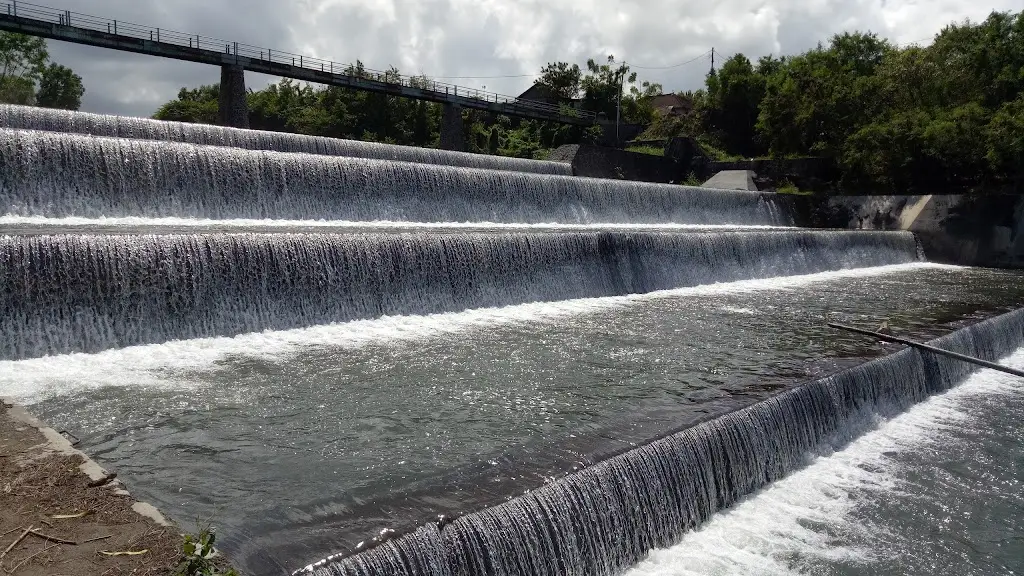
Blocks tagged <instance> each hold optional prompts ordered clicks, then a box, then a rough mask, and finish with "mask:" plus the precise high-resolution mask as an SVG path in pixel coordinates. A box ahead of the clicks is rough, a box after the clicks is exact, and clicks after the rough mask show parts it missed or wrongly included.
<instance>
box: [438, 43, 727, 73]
mask: <svg viewBox="0 0 1024 576" xmlns="http://www.w3.org/2000/svg"><path fill="white" fill-rule="evenodd" d="M709 54H711V50H708V51H707V52H705V53H703V54H701V55H699V56H696V57H694V58H691V59H689V60H687V61H686V62H680V63H679V64H673V65H671V66H635V65H633V64H628V63H625V64H627V65H628V66H629V67H630V68H635V69H637V70H670V69H672V68H679V67H680V66H686V65H687V64H692V63H694V62H696V61H698V60H700V59H702V58H706V57H707V56H708V55H709ZM541 76H543V74H502V75H497V76H430V78H431V79H434V80H495V79H501V78H540V77H541Z"/></svg>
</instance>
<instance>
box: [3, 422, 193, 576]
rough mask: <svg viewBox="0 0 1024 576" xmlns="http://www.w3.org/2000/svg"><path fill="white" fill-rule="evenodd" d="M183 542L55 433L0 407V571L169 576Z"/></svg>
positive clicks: (21, 575)
mask: <svg viewBox="0 0 1024 576" xmlns="http://www.w3.org/2000/svg"><path fill="white" fill-rule="evenodd" d="M180 547H181V536H180V535H179V533H178V531H177V530H176V529H175V528H174V527H173V526H172V525H171V524H170V523H169V522H167V521H166V520H165V519H164V518H163V516H161V515H160V513H159V512H158V511H157V510H156V509H155V508H153V507H152V506H149V505H146V504H142V503H138V502H135V501H134V500H133V499H132V498H131V497H130V496H129V494H128V492H127V491H125V490H124V488H123V486H122V485H121V484H120V482H118V480H117V479H116V478H115V477H113V476H112V475H111V474H109V473H107V471H105V470H103V469H102V468H100V467H99V466H98V465H97V464H96V463H95V462H93V461H92V460H90V459H88V457H86V456H85V455H84V454H82V453H81V452H78V451H77V450H75V449H74V448H73V447H72V445H71V443H70V442H69V441H68V440H66V439H65V438H64V437H63V436H61V435H60V434H58V433H57V432H56V431H54V430H53V429H50V428H47V427H46V426H44V425H43V424H42V423H40V422H39V421H38V420H36V419H35V418H33V417H32V416H30V415H29V414H28V413H26V412H25V411H24V410H23V409H22V408H20V407H18V406H12V405H10V404H8V403H6V402H0V555H2V556H0V568H2V569H3V570H4V573H5V574H9V575H13V576H37V575H38V576H43V575H54V574H60V575H62V576H98V575H103V576H114V575H118V574H125V575H127V574H131V575H133V576H148V575H161V576H163V575H167V574H171V573H173V571H174V569H175V567H176V565H177V564H178V563H179V562H180V560H181V556H180Z"/></svg>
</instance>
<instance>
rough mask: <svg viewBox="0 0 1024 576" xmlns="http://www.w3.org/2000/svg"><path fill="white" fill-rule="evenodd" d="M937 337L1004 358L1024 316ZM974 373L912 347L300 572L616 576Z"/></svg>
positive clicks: (330, 575) (1019, 341)
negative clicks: (816, 457)
mask: <svg viewBox="0 0 1024 576" xmlns="http://www.w3.org/2000/svg"><path fill="white" fill-rule="evenodd" d="M931 344H932V345H934V346H936V347H940V348H944V349H948V350H953V351H956V352H960V353H964V354H968V355H971V356H976V357H979V358H982V359H985V360H996V359H999V358H1000V357H1003V356H1006V355H1008V354H1009V353H1011V352H1013V351H1014V350H1016V349H1018V348H1020V347H1021V346H1024V310H1017V311H1015V312H1011V313H1008V314H1005V315H1003V316H999V317H996V318H992V319H989V320H986V321H983V322H980V323H978V324H975V325H973V326H970V327H968V328H965V329H962V330H958V331H956V332H954V333H952V334H950V335H948V336H944V337H942V338H939V339H936V340H934V341H932V342H931ZM973 371H974V367H972V365H970V364H968V363H964V362H960V361H958V360H953V359H950V358H947V357H944V356H937V355H934V354H928V353H922V352H921V351H919V350H916V349H905V350H902V351H900V352H897V353H895V354H892V355H890V356H888V357H885V358H881V359H878V360H874V361H871V362H868V363H865V364H862V365H860V366H857V367H855V368H852V369H849V370H845V371H843V372H840V373H837V374H835V375H833V376H830V377H828V378H823V379H821V380H817V381H814V382H811V383H809V384H806V385H804V386H801V387H799V388H796V389H793V390H790V391H788V392H784V393H782V394H779V395H778V396H776V397H773V398H772V399H770V400H767V401H764V402H761V403H759V404H755V405H753V406H751V407H748V408H744V409H742V410H738V411H736V412H733V413H731V414H728V415H726V416H723V417H720V418H717V419H715V420H712V421H709V422H706V423H704V424H700V425H698V426H694V427H693V428H689V429H687V430H684V431H683V432H680V433H677V434H673V435H671V436H668V437H666V438H662V439H659V440H655V441H653V442H651V443H650V444H647V445H645V446H642V447H640V448H637V449H635V450H632V451H630V452H626V453H625V454H622V455H620V456H616V457H613V458H611V459H609V460H606V461H604V462H601V463H598V464H596V465H593V466H591V467H589V468H586V469H584V470H583V471H581V472H578V473H576V474H572V475H570V476H567V477H566V478H564V479H562V480H559V481H556V482H554V483H551V484H549V485H546V486H544V487H542V488H539V489H537V490H534V491H532V492H529V493H528V494H526V495H524V496H520V497H518V498H514V499H512V500H510V501H509V502H507V503H505V504H501V505H498V506H495V507H492V508H488V509H485V510H483V511H480V512H477V513H473V514H468V515H466V516H463V517H461V518H458V519H456V520H454V521H451V522H450V523H447V524H444V525H443V526H440V527H439V525H438V524H430V525H427V526H424V527H423V528H421V529H420V530H418V531H416V532H414V533H412V534H409V535H406V536H403V537H401V538H398V539H396V540H392V541H387V542H385V543H383V544H382V545H380V546H378V547H376V548H374V549H372V550H369V551H367V552H363V553H360V554H357V555H355V556H352V557H348V558H339V557H334V558H327V559H324V560H321V561H320V562H317V563H316V564H313V565H310V566H308V567H306V568H305V569H303V570H300V571H299V572H300V573H310V574H316V575H317V576H371V575H372V576H399V575H403V576H420V575H426V574H430V575H440V576H449V575H450V576H469V575H477V574H501V575H508V576H555V575H567V574H584V575H595V576H612V575H614V574H618V573H620V572H621V571H623V570H625V569H626V568H628V567H630V566H632V565H634V564H635V563H637V562H638V561H639V560H641V559H642V558H644V557H645V556H646V555H647V553H648V552H649V551H650V550H652V549H654V548H664V547H667V546H670V545H672V544H674V543H675V542H677V541H678V540H679V539H680V538H681V537H682V535H683V534H685V533H686V532H687V531H689V530H692V529H694V528H696V527H698V526H700V525H701V524H702V523H703V522H705V521H706V520H707V519H708V518H710V517H711V515H713V514H714V513H715V512H717V511H719V510H722V509H724V508H727V507H729V506H731V505H733V504H735V503H736V502H737V501H738V500H740V499H741V498H743V497H744V496H746V495H748V494H750V493H752V492H754V491H755V490H757V489H759V488H762V487H764V486H765V485H767V484H769V483H771V482H773V481H775V480H778V479H780V478H782V477H783V476H784V475H786V474H787V473H789V472H792V471H793V470H795V469H796V468H798V467H800V466H802V465H804V464H805V463H806V462H807V459H808V456H809V455H811V454H813V453H815V452H817V451H822V450H824V451H828V450H831V449H834V448H839V447H841V446H843V445H844V444H845V443H847V442H849V441H850V440H851V439H853V438H855V437H856V436H858V435H859V434H860V433H861V431H863V430H865V429H866V428H868V427H870V425H871V421H872V420H873V418H874V417H875V415H877V414H881V415H883V416H885V415H894V414H898V413H899V412H902V411H903V410H905V409H906V408H907V407H909V406H911V405H913V404H914V403H916V402H919V401H921V400H923V399H925V398H927V397H928V396H929V395H931V394H935V393H938V392H942V391H945V390H948V389H949V388H951V387H953V386H955V385H956V384H958V383H959V382H961V381H962V380H963V379H964V378H965V377H966V376H967V375H968V374H970V373H971V372H973Z"/></svg>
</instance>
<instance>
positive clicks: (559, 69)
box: [539, 62, 583, 100]
mask: <svg viewBox="0 0 1024 576" xmlns="http://www.w3.org/2000/svg"><path fill="white" fill-rule="evenodd" d="M540 74H541V77H540V80H539V82H540V83H541V84H543V85H545V86H547V87H548V88H550V89H551V91H552V92H553V93H554V94H555V95H557V96H559V97H560V98H564V99H566V100H573V99H575V98H578V97H579V94H580V89H581V87H580V82H581V81H582V79H583V71H582V70H580V67H579V65H578V64H569V63H568V62H550V63H548V64H547V65H546V66H544V67H543V68H541V70H540Z"/></svg>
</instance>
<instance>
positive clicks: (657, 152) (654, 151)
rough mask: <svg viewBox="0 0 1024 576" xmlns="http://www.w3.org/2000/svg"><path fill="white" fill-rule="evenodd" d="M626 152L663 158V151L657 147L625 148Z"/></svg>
mask: <svg viewBox="0 0 1024 576" xmlns="http://www.w3.org/2000/svg"><path fill="white" fill-rule="evenodd" d="M626 152H637V153H639V154H650V155H651V156H664V155H665V149H664V148H659V147H657V146H627V147H626Z"/></svg>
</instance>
